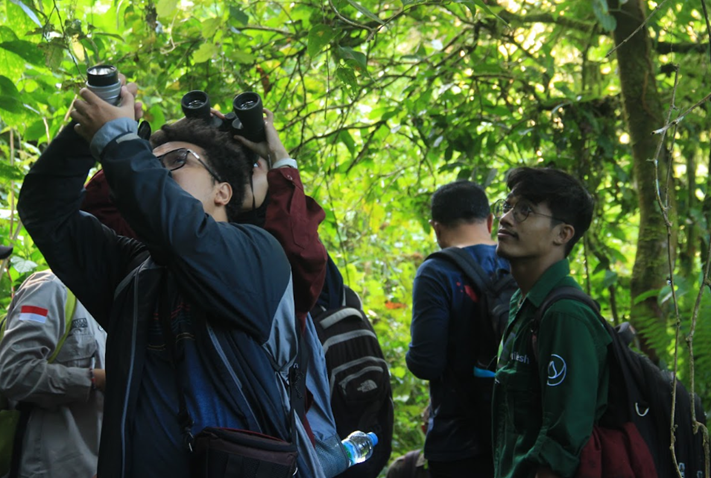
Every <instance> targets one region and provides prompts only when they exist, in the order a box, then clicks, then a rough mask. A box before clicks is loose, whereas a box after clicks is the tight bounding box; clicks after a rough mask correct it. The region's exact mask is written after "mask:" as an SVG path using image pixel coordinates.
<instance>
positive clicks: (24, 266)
mask: <svg viewBox="0 0 711 478" xmlns="http://www.w3.org/2000/svg"><path fill="white" fill-rule="evenodd" d="M10 262H11V263H12V267H14V268H15V270H16V271H17V272H19V273H20V274H27V273H28V272H32V271H33V270H35V269H37V264H36V263H35V262H32V261H28V260H27V259H23V258H21V257H17V256H13V257H12V259H10Z"/></svg>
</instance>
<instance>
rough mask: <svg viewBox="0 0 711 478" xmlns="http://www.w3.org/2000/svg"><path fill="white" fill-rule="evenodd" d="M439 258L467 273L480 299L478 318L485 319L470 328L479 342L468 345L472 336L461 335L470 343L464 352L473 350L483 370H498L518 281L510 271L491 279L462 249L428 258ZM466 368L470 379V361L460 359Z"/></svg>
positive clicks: (464, 347)
mask: <svg viewBox="0 0 711 478" xmlns="http://www.w3.org/2000/svg"><path fill="white" fill-rule="evenodd" d="M432 258H439V259H444V260H447V261H449V262H450V263H453V264H455V265H456V266H457V267H459V269H460V270H461V271H462V272H464V276H465V277H466V278H467V280H468V281H469V282H470V283H471V284H472V285H473V286H474V291H475V292H476V294H477V296H478V297H479V302H478V314H479V315H478V316H479V317H481V318H486V320H477V321H475V322H476V323H475V324H471V326H473V327H475V331H474V333H473V334H472V335H473V336H474V337H476V343H475V344H471V343H469V342H468V340H469V337H471V336H472V335H470V334H467V333H464V334H461V336H462V339H464V340H467V343H466V344H462V347H461V348H462V350H467V349H468V350H470V351H471V353H473V354H474V355H475V357H474V360H475V362H474V365H475V366H476V367H477V368H478V369H480V370H488V371H490V372H495V371H496V357H497V354H498V351H499V343H500V342H501V338H502V337H503V335H504V332H505V331H506V326H507V325H508V322H509V305H510V303H511V296H512V295H513V294H514V292H516V290H517V289H518V285H516V281H515V280H514V278H513V277H512V276H511V272H510V271H509V270H507V269H501V268H500V269H497V270H496V271H495V273H494V275H492V276H490V275H489V274H487V273H486V272H485V271H484V269H482V267H481V266H480V265H479V263H478V262H477V261H476V260H475V259H474V258H473V257H472V256H471V255H470V254H469V253H468V252H466V251H465V250H463V249H460V248H459V247H448V248H446V249H442V250H441V251H437V252H434V253H432V254H430V255H429V256H427V259H432ZM459 362H461V364H462V365H464V366H466V370H464V373H465V374H466V375H465V376H471V374H472V369H471V361H469V360H460V361H459Z"/></svg>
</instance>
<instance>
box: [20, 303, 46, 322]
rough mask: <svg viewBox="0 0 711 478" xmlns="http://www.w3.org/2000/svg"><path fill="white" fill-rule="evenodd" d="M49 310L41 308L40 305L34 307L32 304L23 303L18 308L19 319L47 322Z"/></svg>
mask: <svg viewBox="0 0 711 478" xmlns="http://www.w3.org/2000/svg"><path fill="white" fill-rule="evenodd" d="M48 313H49V311H48V310H47V309H43V308H42V307H35V306H34V305H23V306H22V308H21V309H20V320H28V321H30V322H39V323H40V324H44V323H45V322H47V314H48Z"/></svg>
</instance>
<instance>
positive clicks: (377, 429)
mask: <svg viewBox="0 0 711 478" xmlns="http://www.w3.org/2000/svg"><path fill="white" fill-rule="evenodd" d="M344 288H345V297H344V300H343V305H342V306H341V307H339V308H337V309H331V310H324V309H323V308H322V307H316V308H315V309H314V310H312V311H311V317H312V319H313V321H314V324H315V325H316V331H317V333H318V338H319V340H320V341H321V344H322V346H323V352H324V355H325V356H326V369H327V371H328V376H329V384H330V387H331V409H332V410H333V417H334V419H335V421H336V430H337V431H338V436H339V437H340V438H341V439H344V438H346V437H347V436H348V435H350V434H351V432H354V431H356V430H360V431H363V432H366V433H367V432H374V433H375V434H376V435H378V444H377V445H376V446H375V448H374V449H373V456H372V457H371V458H370V459H369V460H367V461H365V462H363V463H361V464H358V465H355V466H353V467H351V468H349V469H348V470H346V471H345V472H343V473H342V474H340V475H338V476H339V477H345V478H376V477H377V476H378V475H379V474H380V471H381V470H382V469H383V468H384V467H385V465H386V464H387V462H388V460H389V459H390V453H391V451H392V444H391V443H392V437H393V423H394V416H393V398H392V390H391V388H390V372H389V370H388V365H387V363H386V362H385V358H384V357H383V351H382V349H381V348H380V344H379V343H378V337H377V336H376V335H375V331H374V330H373V326H372V325H371V324H370V321H369V320H368V317H367V316H366V315H365V313H364V312H363V307H362V304H361V301H360V298H359V297H358V294H356V293H355V292H354V291H353V290H351V289H350V288H348V287H347V286H344Z"/></svg>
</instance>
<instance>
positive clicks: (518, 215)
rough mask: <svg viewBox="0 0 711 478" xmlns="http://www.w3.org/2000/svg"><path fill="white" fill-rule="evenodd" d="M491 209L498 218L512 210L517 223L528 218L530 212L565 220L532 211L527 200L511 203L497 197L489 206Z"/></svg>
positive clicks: (555, 219) (556, 219)
mask: <svg viewBox="0 0 711 478" xmlns="http://www.w3.org/2000/svg"><path fill="white" fill-rule="evenodd" d="M491 210H492V214H493V215H494V217H495V218H496V219H499V220H501V218H502V217H504V215H506V214H508V213H509V212H510V211H513V218H514V221H516V222H518V223H521V222H523V221H525V220H526V219H528V216H530V215H531V214H535V215H536V216H543V217H549V218H551V219H553V220H554V221H560V222H565V221H563V220H561V219H558V218H557V217H555V216H551V215H550V214H543V213H540V212H538V211H534V210H533V208H532V207H531V205H530V204H529V203H528V202H527V201H518V202H517V203H516V204H514V205H512V204H511V203H510V202H509V201H508V200H507V199H499V200H498V201H496V202H495V203H494V206H493V207H492V208H491Z"/></svg>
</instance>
